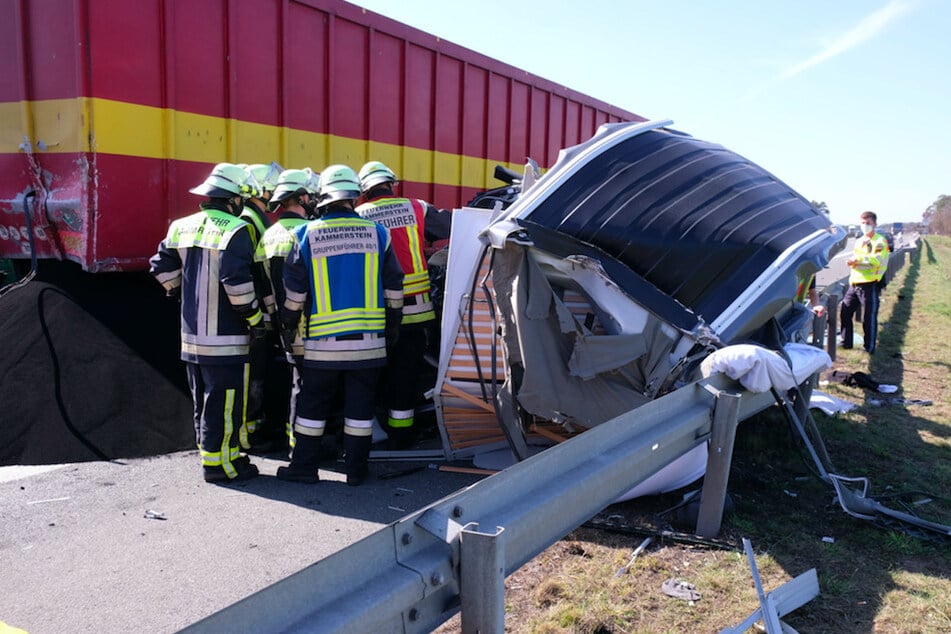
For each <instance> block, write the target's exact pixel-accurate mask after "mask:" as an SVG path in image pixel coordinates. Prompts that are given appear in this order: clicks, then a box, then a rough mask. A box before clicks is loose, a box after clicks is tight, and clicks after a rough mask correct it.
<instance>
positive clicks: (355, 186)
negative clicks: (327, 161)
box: [317, 165, 360, 207]
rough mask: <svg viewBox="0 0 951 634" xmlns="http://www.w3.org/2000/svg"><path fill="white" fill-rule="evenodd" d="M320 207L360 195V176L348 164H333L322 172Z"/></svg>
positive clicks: (318, 204) (353, 198)
mask: <svg viewBox="0 0 951 634" xmlns="http://www.w3.org/2000/svg"><path fill="white" fill-rule="evenodd" d="M319 196H320V198H319V200H318V201H317V206H318V207H324V206H326V205H329V204H330V203H332V202H334V201H337V200H356V199H357V198H359V197H360V177H359V176H357V173H356V172H355V171H353V168H352V167H348V166H347V165H331V166H330V167H328V168H326V169H325V170H324V171H322V172H321V173H320V192H319Z"/></svg>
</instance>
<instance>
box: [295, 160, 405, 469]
mask: <svg viewBox="0 0 951 634" xmlns="http://www.w3.org/2000/svg"><path fill="white" fill-rule="evenodd" d="M359 196H360V181H359V179H358V177H357V174H356V172H354V171H353V169H351V168H350V167H347V166H346V165H331V166H330V167H328V168H326V169H325V170H324V171H323V172H321V174H320V179H319V201H318V203H317V205H318V211H319V212H320V214H321V215H320V217H319V218H318V219H316V220H312V221H310V222H308V223H307V224H305V225H303V226H300V227H298V228H297V229H296V230H295V232H294V236H295V238H296V240H295V242H294V244H293V246H292V247H291V251H290V253H289V254H288V256H287V259H286V260H285V261H284V290H285V293H286V297H285V300H284V304H283V305H282V306H281V323H282V328H283V330H282V336H283V338H284V340H285V342H286V343H285V346H287V347H289V345H290V342H292V341H293V339H294V338H295V336H296V334H297V329H298V324H299V322H300V321H301V319H303V324H302V325H301V330H302V332H303V340H304V359H303V362H302V364H301V379H302V389H301V395H300V401H299V403H298V405H299V407H298V410H297V419H296V420H295V421H294V438H295V445H294V453H293V456H292V458H291V463H290V464H289V465H288V466H286V467H279V468H278V470H277V477H278V478H280V479H282V480H291V481H295V482H306V483H315V482H317V481H318V480H319V477H318V473H317V466H318V461H319V456H320V441H321V436H323V434H324V430H325V428H326V425H327V419H328V417H329V416H330V415H331V413H332V408H333V407H334V405H335V403H336V401H337V399H338V397H340V396H342V402H343V416H344V424H343V433H344V438H343V445H344V452H345V460H344V462H345V467H346V475H347V484H348V485H350V486H357V485H359V484H362V483H363V481H364V480H365V479H366V477H367V472H368V469H367V460H368V457H369V453H370V444H371V442H372V434H373V410H374V403H373V401H374V395H375V394H376V387H377V383H378V381H379V376H380V372H381V370H382V368H383V366H384V365H386V354H387V343H388V341H392V340H393V338H394V337H396V336H397V335H398V332H399V330H398V328H399V319H400V315H401V309H402V307H403V272H402V270H401V269H400V265H399V261H398V260H397V259H396V255H395V254H394V252H393V249H392V247H391V245H390V236H389V232H387V230H386V229H384V228H383V227H382V226H380V225H379V224H377V223H375V222H373V221H372V220H366V219H364V218H361V217H360V216H358V215H357V214H356V213H355V212H354V209H353V207H354V203H355V201H356V200H357V198H358V197H359ZM302 313H303V315H302Z"/></svg>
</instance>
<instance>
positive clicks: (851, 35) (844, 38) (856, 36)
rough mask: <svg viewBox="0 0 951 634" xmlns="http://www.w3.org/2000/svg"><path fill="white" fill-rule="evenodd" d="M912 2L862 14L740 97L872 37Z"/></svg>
mask: <svg viewBox="0 0 951 634" xmlns="http://www.w3.org/2000/svg"><path fill="white" fill-rule="evenodd" d="M915 2H916V0H891V2H889V3H888V4H886V5H885V6H884V7H882V8H881V9H878V10H877V11H874V12H873V13H870V14H868V15H867V16H865V17H864V18H862V19H861V20H860V21H859V23H858V24H856V25H855V26H853V27H852V28H851V29H849V30H848V31H846V32H845V33H843V34H842V35H840V36H838V37H837V38H835V39H834V40H833V41H832V43H831V44H829V45H828V46H826V47H825V48H824V49H823V50H822V51H820V52H819V53H816V54H815V55H813V56H812V57H810V58H809V59H807V60H805V61H802V62H799V63H798V64H794V65H792V66H790V67H789V68H787V69H786V70H785V71H783V72H782V73H780V74H779V75H777V76H776V77H773V78H772V79H771V80H769V81H768V82H766V83H764V84H762V85H760V86H758V87H755V88H753V89H751V90H750V91H749V92H747V93H746V94H745V95H744V96H743V98H742V101H748V100H749V99H752V98H753V97H755V96H756V95H758V94H759V93H760V92H762V91H763V89H764V88H765V87H766V86H768V85H770V84H774V83H776V82H780V81H783V80H786V79H789V78H790V77H795V76H796V75H799V74H800V73H803V72H805V71H807V70H809V69H810V68H814V67H815V66H818V65H819V64H821V63H823V62H826V61H828V60H830V59H832V58H833V57H836V56H838V55H841V54H842V53H845V52H846V51H849V50H851V49H853V48H855V47H856V46H859V45H860V44H863V43H864V42H867V41H868V40H870V39H872V38H874V37H875V36H877V35H879V34H880V33H881V32H882V31H884V30H885V29H886V28H887V27H888V25H890V24H891V23H892V22H894V21H895V20H896V19H898V18H899V17H901V16H902V15H903V14H905V13H907V12H909V11H911V9H913V8H914V5H915Z"/></svg>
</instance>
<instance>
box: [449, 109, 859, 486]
mask: <svg viewBox="0 0 951 634" xmlns="http://www.w3.org/2000/svg"><path fill="white" fill-rule="evenodd" d="M670 125H671V122H669V121H650V122H641V123H621V124H606V125H603V126H601V128H600V129H599V130H598V133H597V134H596V135H595V136H594V137H592V138H591V139H590V140H588V141H587V142H585V143H583V144H580V145H577V146H575V147H571V148H567V149H564V150H562V151H561V153H560V155H559V158H558V161H557V162H556V164H555V165H554V166H553V167H552V168H551V169H550V170H549V171H548V172H547V173H545V174H544V176H542V177H541V178H539V179H538V180H537V182H534V183H532V184H531V185H530V186H527V187H524V188H523V191H522V192H521V194H520V195H519V196H518V198H517V199H515V201H514V202H512V204H511V205H510V206H508V207H507V208H506V209H504V210H503V209H498V208H497V209H495V210H491V211H490V210H484V209H469V208H464V209H459V210H456V212H455V215H454V221H453V222H454V224H453V240H452V246H451V249H450V252H449V262H448V266H447V275H446V277H447V280H446V288H445V296H444V307H443V321H442V342H441V344H442V345H441V351H442V354H441V363H440V368H439V373H438V379H437V384H436V389H435V390H434V395H435V399H434V400H435V402H436V409H437V416H438V420H439V426H440V432H441V434H442V438H443V444H444V447H445V448H446V454H447V457H449V458H451V459H456V458H472V459H473V460H474V461H475V462H476V464H477V465H478V464H480V461H481V462H483V463H491V464H498V462H497V460H498V459H499V456H500V455H501V456H502V458H501V460H502V462H503V464H504V461H505V460H509V461H510V460H512V459H513V457H514V459H518V460H522V459H525V458H526V457H528V456H529V455H531V454H532V453H534V452H536V451H538V450H539V449H540V448H544V447H546V446H551V444H552V443H553V442H559V441H561V440H564V439H566V438H569V437H571V436H573V435H575V434H577V433H581V432H583V431H584V430H586V429H590V428H591V427H593V426H596V425H598V424H601V423H603V422H605V421H607V420H610V419H612V418H614V417H616V416H619V415H620V414H622V413H625V412H628V411H631V410H634V409H636V408H638V407H641V406H643V405H644V404H645V403H648V402H650V401H651V400H654V399H656V398H659V397H661V396H663V395H665V394H668V393H670V392H671V391H674V390H676V389H678V388H679V387H682V386H684V385H686V384H688V383H690V382H692V381H695V380H697V379H698V378H699V377H700V364H701V362H702V361H703V359H704V358H706V357H707V356H708V355H710V354H711V353H712V352H713V351H715V350H717V349H720V348H722V347H724V346H727V345H731V344H734V343H740V342H743V343H755V344H759V345H762V346H765V347H767V348H770V349H780V348H781V347H782V345H783V344H784V343H787V342H795V341H798V340H799V339H800V332H801V331H802V329H803V326H804V325H805V324H806V323H807V321H808V320H809V319H810V318H811V312H810V311H808V310H807V309H806V308H804V307H803V306H802V305H801V301H799V299H800V298H799V297H797V295H798V294H799V293H801V292H802V288H803V287H804V286H808V282H809V280H810V279H811V278H812V276H813V275H814V274H815V273H816V272H817V271H819V270H820V269H822V268H823V267H824V266H825V265H826V264H827V263H828V261H829V260H830V259H831V257H832V256H833V255H834V254H835V253H836V252H837V251H838V250H840V249H841V248H842V246H843V245H844V241H843V239H844V237H845V232H844V230H843V229H842V228H841V227H838V226H835V225H830V224H829V221H828V218H827V217H826V216H825V215H824V214H822V213H821V212H820V211H819V210H816V209H815V208H813V207H812V205H811V204H810V203H809V202H808V201H806V200H805V199H804V198H803V197H802V196H800V195H799V194H797V193H796V192H795V191H793V190H792V189H791V188H789V187H788V186H787V185H785V184H784V183H782V182H781V181H779V180H778V179H776V178H775V177H774V176H773V175H771V174H770V173H769V172H767V171H765V170H763V169H762V168H761V167H759V166H757V165H755V164H753V163H752V162H750V161H748V160H746V159H744V158H742V157H740V156H738V155H737V154H735V153H733V152H731V151H729V150H727V149H725V148H723V147H722V146H720V145H716V144H713V143H709V142H706V141H702V140H699V139H695V138H694V137H691V136H689V135H686V134H683V133H681V132H677V131H674V130H672V129H670V128H669V126H670ZM531 180H532V179H526V182H531ZM702 449H703V448H697V450H696V451H695V452H694V453H693V455H691V456H684V457H682V458H681V459H679V460H680V464H679V466H678V465H671V466H670V467H671V468H669V469H666V470H665V471H666V473H667V475H666V476H665V477H663V478H661V479H662V480H664V482H662V483H658V486H659V487H660V488H659V489H654V488H652V485H650V484H648V486H646V487H640V488H639V491H638V492H636V493H637V495H644V494H648V493H655V492H662V491H669V490H672V489H674V488H679V487H681V486H686V485H687V484H689V483H690V482H692V481H694V480H696V479H697V478H699V477H700V476H702V475H703V470H704V467H705V464H706V452H705V451H703V450H702ZM493 461H496V462H493ZM632 497H633V496H632Z"/></svg>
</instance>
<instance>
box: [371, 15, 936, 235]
mask: <svg viewBox="0 0 951 634" xmlns="http://www.w3.org/2000/svg"><path fill="white" fill-rule="evenodd" d="M353 2H354V4H357V5H359V6H362V7H365V8H367V9H369V10H371V11H374V12H376V13H381V14H383V15H385V16H387V17H390V18H393V19H396V20H398V21H400V22H404V23H406V24H409V25H411V26H413V27H416V28H418V29H421V30H423V31H426V32H428V33H432V34H433V35H437V36H439V37H441V38H443V39H446V40H450V41H452V42H454V43H456V44H460V45H462V46H465V47H466V48H470V49H473V50H476V51H478V52H480V53H483V54H485V55H488V56H489V57H493V58H496V59H499V60H501V61H504V62H506V63H509V64H511V65H513V66H517V67H519V68H522V69H525V70H527V71H529V72H531V73H534V74H536V75H539V76H541V77H544V78H545V79H548V80H551V81H554V82H556V83H559V84H563V85H565V86H568V87H570V88H572V89H575V90H578V91H580V92H582V93H585V94H587V95H590V96H592V97H596V98H598V99H601V100H602V101H606V102H608V103H610V104H613V105H616V106H618V107H621V108H624V109H626V110H630V111H632V112H636V113H637V114H639V115H641V116H644V117H647V118H650V119H673V121H674V126H673V127H674V128H676V129H678V130H681V131H683V132H687V133H689V134H692V135H693V136H696V137H698V138H701V139H704V140H707V141H712V142H716V143H720V144H722V145H724V146H726V147H727V148H729V149H731V150H733V151H735V152H737V153H739V154H741V155H743V156H745V157H747V158H749V159H750V160H752V161H755V162H756V163H758V164H759V165H761V166H762V167H764V168H765V169H767V170H769V171H771V172H772V173H773V174H775V175H776V176H777V177H779V178H780V179H781V180H783V181H785V182H786V183H787V184H789V185H790V186H792V187H793V188H795V189H796V190H797V191H798V192H799V193H800V194H802V195H803V196H805V197H806V198H807V199H809V200H816V201H825V202H826V204H827V205H828V206H829V209H830V211H831V214H832V219H833V220H834V221H836V222H838V223H841V224H851V223H855V222H857V216H858V214H859V213H861V212H862V211H864V210H866V209H871V210H873V211H875V212H877V213H878V215H879V222H883V223H887V222H892V221H896V220H901V221H906V222H908V221H912V222H913V221H916V220H920V219H921V214H922V212H923V211H924V210H925V209H926V208H927V207H928V206H929V205H930V204H931V203H933V202H934V201H935V200H936V199H937V198H938V197H939V196H940V195H942V194H948V195H951V2H948V1H947V0H822V1H814V0H797V1H796V2H778V1H770V0H758V1H753V0H720V1H718V2H704V1H702V0H665V1H664V2H658V1H656V0H653V1H650V2H645V1H642V0H585V1H584V2H582V1H569V0H547V1H544V2H542V1H539V0H534V1H530V0H522V1H519V0H506V1H503V0H470V1H468V2H452V1H447V0H353Z"/></svg>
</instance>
